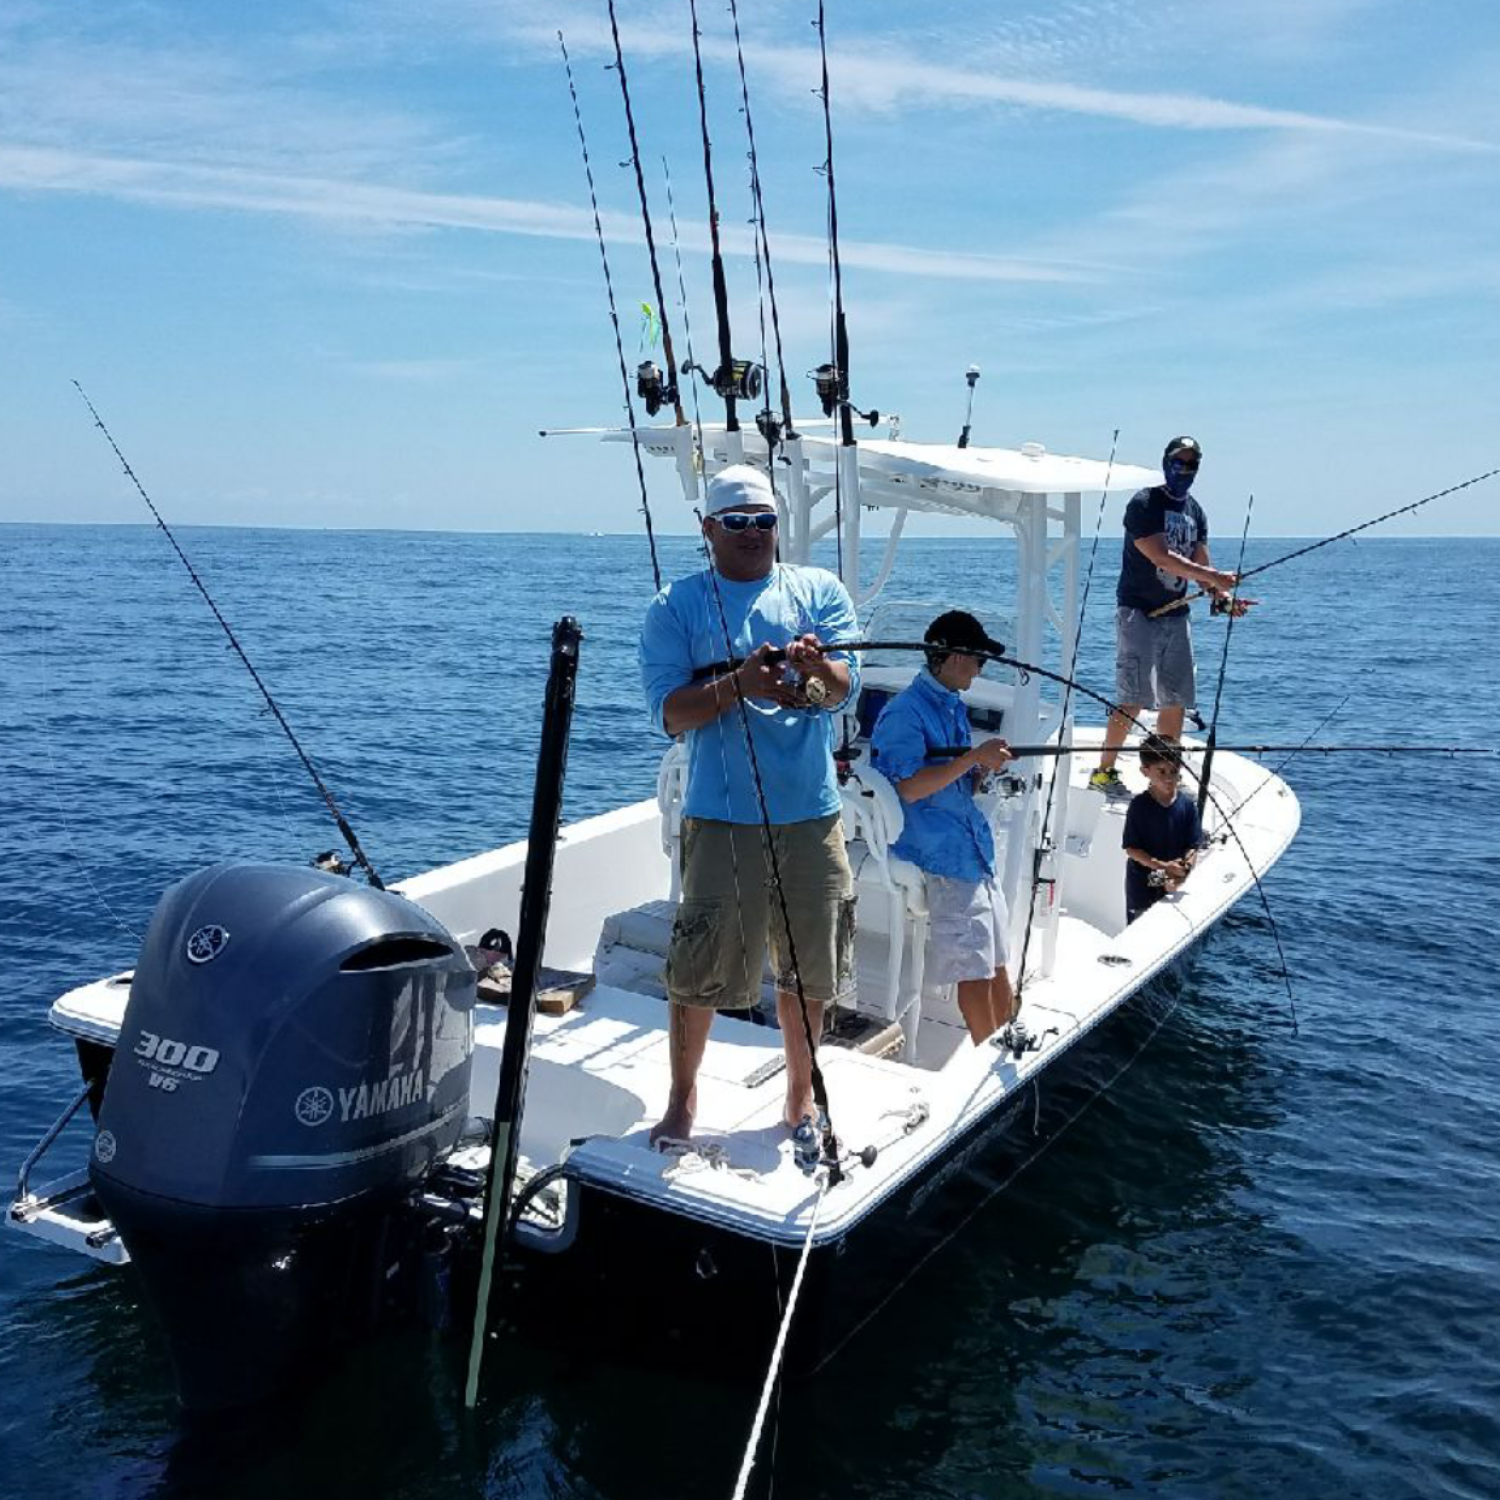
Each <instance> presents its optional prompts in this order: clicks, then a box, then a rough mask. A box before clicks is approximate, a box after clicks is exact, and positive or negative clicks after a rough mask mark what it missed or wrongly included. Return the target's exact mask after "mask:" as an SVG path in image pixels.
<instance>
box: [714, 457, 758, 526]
mask: <svg viewBox="0 0 1500 1500" xmlns="http://www.w3.org/2000/svg"><path fill="white" fill-rule="evenodd" d="M775 504H776V496H775V494H774V493H773V491H772V489H771V481H770V480H769V479H767V478H766V476H765V475H764V474H763V473H762V472H761V471H760V470H759V469H757V468H754V467H753V466H752V465H750V464H730V465H729V466H728V468H724V469H720V470H719V472H718V473H717V474H715V475H714V477H713V478H712V479H710V480H709V481H708V489H707V491H706V492H705V494H704V498H703V514H704V515H706V516H716V515H719V514H720V513H721V512H722V511H726V510H743V509H744V508H745V507H746V506H747V505H770V506H774V505H775Z"/></svg>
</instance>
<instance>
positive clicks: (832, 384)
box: [813, 0, 854, 448]
mask: <svg viewBox="0 0 1500 1500" xmlns="http://www.w3.org/2000/svg"><path fill="white" fill-rule="evenodd" d="M813 24H814V25H815V26H816V27H817V30H818V54H819V57H820V60H821V64H822V83H821V86H820V87H819V89H818V95H819V97H820V98H821V99H822V101H823V139H824V145H825V148H826V152H827V154H826V155H825V157H824V159H823V171H824V172H825V173H826V174H827V177H828V264H829V270H830V273H831V276H832V280H833V365H832V368H831V369H830V368H829V367H827V366H825V367H824V368H823V369H822V370H820V371H819V372H818V374H819V375H820V376H822V377H823V379H822V381H821V382H820V384H819V386H818V394H819V395H820V396H821V397H822V398H823V415H824V416H825V417H831V416H832V415H833V413H834V406H835V405H837V408H838V413H839V442H840V444H841V445H842V446H843V447H845V448H852V447H853V446H854V411H853V407H852V406H851V405H850V403H849V324H848V321H847V320H846V318H845V317H844V274H843V268H842V265H841V264H840V261H839V204H838V192H837V188H836V185H835V182H834V174H833V108H832V105H831V102H830V94H829V84H828V25H827V14H826V10H825V6H824V0H818V19H817V20H816V21H815V22H814V23H813Z"/></svg>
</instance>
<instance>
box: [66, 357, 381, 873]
mask: <svg viewBox="0 0 1500 1500" xmlns="http://www.w3.org/2000/svg"><path fill="white" fill-rule="evenodd" d="M73 388H74V389H75V390H76V391H77V392H78V394H79V395H80V396H82V397H83V404H84V405H85V406H86V407H88V409H89V415H90V416H92V417H93V419H94V425H95V426H96V427H97V428H98V429H99V431H100V432H102V433H103V434H104V440H105V442H107V443H108V444H109V446H110V447H111V448H113V449H114V452H115V457H116V458H118V459H119V460H120V467H121V468H123V469H124V470H125V477H126V478H127V479H129V480H130V482H131V483H132V484H133V485H134V486H135V488H136V493H137V494H138V495H140V497H141V499H142V500H144V501H145V502H146V507H147V509H148V510H149V511H150V512H151V514H152V515H153V516H154V517H155V518H156V524H157V525H158V526H160V527H161V529H162V531H163V533H164V534H165V535H166V538H167V540H168V541H169V542H171V544H172V550H173V551H174V552H175V553H176V554H177V556H178V557H179V558H181V559H182V565H183V567H185V568H186V569H187V571H188V577H189V578H191V579H192V580H193V582H194V584H195V585H196V586H197V589H198V592H199V593H200V594H202V595H203V598H204V601H205V602H206V603H207V605H208V607H209V608H210V609H211V610H212V611H213V614H214V619H216V620H217V621H218V622H219V625H220V627H221V628H222V629H223V631H224V634H225V635H226V636H228V637H229V644H230V645H231V646H233V647H234V649H235V652H236V654H237V655H238V656H239V659H240V660H241V661H242V662H244V664H245V670H246V671H247V672H249V674H250V676H251V678H252V679H253V681H254V683H255V685H256V687H258V688H259V689H260V695H261V697H262V698H264V699H265V700H266V705H267V707H268V708H269V709H270V710H271V712H272V713H273V714H274V715H275V716H276V722H277V723H278V724H279V725H281V728H282V732H283V733H284V734H285V735H286V737H287V739H288V740H290V741H291V745H292V749H293V750H295V751H296V752H297V758H298V759H299V760H300V761H301V762H302V764H303V765H304V766H305V767H306V768H307V774H308V775H309V776H311V777H312V779H313V785H314V786H316V787H317V789H318V793H319V795H320V796H321V797H322V798H323V801H324V803H325V804H326V805H327V807H328V811H329V812H330V813H331V814H332V815H333V821H334V822H335V823H336V824H337V825H338V830H339V832H340V833H341V834H342V835H343V838H344V842H345V843H346V844H348V846H349V852H350V853H351V854H353V856H354V858H355V860H356V862H357V863H358V864H359V867H360V869H362V870H363V871H364V872H365V875H366V876H367V877H368V879H369V882H370V884H371V885H372V886H374V887H375V889H376V890H377V891H383V890H384V889H385V883H384V882H383V881H382V880H381V878H380V876H379V875H377V874H376V873H375V866H374V865H372V864H371V863H370V861H369V858H368V856H367V855H366V854H365V851H364V850H363V849H362V848H360V844H359V840H358V839H357V838H356V837H355V835H354V830H353V829H352V828H351V827H350V826H349V821H348V819H347V818H345V817H344V815H343V813H342V812H340V811H339V806H338V803H337V802H335V801H334V800H333V793H332V792H330V791H329V790H328V787H327V784H326V783H325V782H324V780H323V778H322V777H321V776H319V775H318V768H317V767H316V766H315V765H313V763H312V761H311V760H310V759H309V758H308V754H307V751H305V750H304V749H303V748H302V743H301V741H300V740H298V738H297V736H296V735H295V734H293V733H292V726H291V725H290V724H288V723H287V721H286V715H285V714H284V713H282V711H281V709H280V707H279V706H278V704H277V702H276V700H275V699H274V698H273V697H272V696H271V690H270V689H269V688H268V687H267V686H266V685H265V683H264V682H263V681H262V680H261V675H260V673H259V672H257V671H256V670H255V664H254V663H253V662H252V661H251V660H250V658H249V657H248V656H246V654H245V648H244V647H243V646H242V645H240V643H239V638H238V637H237V636H236V635H235V633H234V631H233V630H232V629H231V628H230V625H229V621H228V620H226V619H225V618H224V615H223V613H222V611H221V610H220V609H219V606H218V605H217V604H215V603H214V600H213V595H212V594H210V593H209V591H208V588H207V587H206V585H205V584H204V582H203V580H202V579H201V578H200V577H199V576H198V571H197V569H196V568H194V567H193V565H192V563H191V562H189V561H188V555H187V553H186V552H184V551H183V550H182V548H181V546H180V545H179V544H178V541H177V538H176V537H175V536H174V535H173V534H172V528H171V527H170V526H168V525H167V523H166V521H165V520H164V519H163V517H162V513H161V512H160V511H159V510H157V508H156V505H155V503H154V502H153V501H152V499H151V496H150V495H148V494H147V493H146V487H145V485H143V484H142V483H141V481H140V479H139V478H138V477H137V476H136V472H135V470H134V469H132V468H131V467H130V461H129V460H128V459H127V458H126V457H125V455H124V454H123V453H121V452H120V445H119V444H118V443H117V442H115V440H114V435H113V434H112V433H111V432H110V430H109V428H108V427H106V426H105V425H104V418H103V417H101V416H100V415H99V413H98V412H97V411H96V410H95V409H94V403H93V402H92V401H90V400H89V397H88V392H87V391H85V390H84V388H83V387H82V386H81V385H80V384H79V383H78V382H77V381H76V380H75V381H74V382H73Z"/></svg>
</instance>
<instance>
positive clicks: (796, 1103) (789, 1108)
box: [782, 1089, 818, 1130]
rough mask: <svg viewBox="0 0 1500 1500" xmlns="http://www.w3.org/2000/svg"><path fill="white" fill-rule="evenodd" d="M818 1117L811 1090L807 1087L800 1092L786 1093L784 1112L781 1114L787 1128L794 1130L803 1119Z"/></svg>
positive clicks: (815, 1102)
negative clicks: (804, 1090)
mask: <svg viewBox="0 0 1500 1500" xmlns="http://www.w3.org/2000/svg"><path fill="white" fill-rule="evenodd" d="M809 1117H810V1118H812V1119H814V1120H816V1119H817V1118H818V1105H817V1101H816V1100H815V1099H814V1098H813V1092H812V1090H811V1089H808V1090H807V1091H806V1092H805V1093H801V1094H788V1095H787V1096H786V1112H785V1113H784V1114H783V1115H782V1120H783V1121H784V1122H785V1124H786V1126H787V1128H788V1129H789V1130H795V1129H796V1128H797V1127H798V1126H799V1125H800V1124H801V1123H802V1122H803V1120H805V1119H808V1118H809Z"/></svg>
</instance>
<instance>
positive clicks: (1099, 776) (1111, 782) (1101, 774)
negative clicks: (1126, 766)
mask: <svg viewBox="0 0 1500 1500" xmlns="http://www.w3.org/2000/svg"><path fill="white" fill-rule="evenodd" d="M1089 790H1090V791H1091V792H1103V793H1104V795H1105V796H1106V797H1129V796H1131V795H1132V794H1131V790H1130V788H1129V787H1128V786H1126V785H1125V783H1124V782H1123V781H1122V780H1121V779H1120V773H1119V772H1118V771H1117V770H1115V768H1114V767H1113V766H1108V767H1106V768H1105V769H1104V770H1101V771H1095V772H1094V774H1093V775H1092V776H1090V777H1089Z"/></svg>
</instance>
